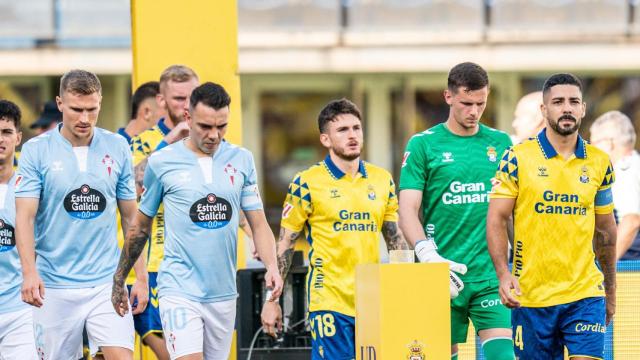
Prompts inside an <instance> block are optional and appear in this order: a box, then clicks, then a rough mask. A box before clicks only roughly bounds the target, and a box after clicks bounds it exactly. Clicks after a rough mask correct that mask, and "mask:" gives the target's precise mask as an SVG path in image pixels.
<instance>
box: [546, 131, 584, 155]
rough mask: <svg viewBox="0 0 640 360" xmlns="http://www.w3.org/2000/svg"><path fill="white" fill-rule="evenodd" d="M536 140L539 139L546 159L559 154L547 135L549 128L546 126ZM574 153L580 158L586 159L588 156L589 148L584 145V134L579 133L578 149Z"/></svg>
mask: <svg viewBox="0 0 640 360" xmlns="http://www.w3.org/2000/svg"><path fill="white" fill-rule="evenodd" d="M536 140H537V141H538V145H540V150H542V154H543V155H544V158H545V159H551V158H552V157H555V156H556V155H558V152H557V151H556V149H554V148H553V145H551V143H550V142H549V138H548V137H547V129H546V128H544V129H542V131H540V133H539V134H538V136H536ZM574 154H575V155H576V157H577V158H579V159H585V158H586V157H587V149H586V147H585V146H584V140H583V139H582V136H580V135H578V141H577V142H576V150H575V151H574Z"/></svg>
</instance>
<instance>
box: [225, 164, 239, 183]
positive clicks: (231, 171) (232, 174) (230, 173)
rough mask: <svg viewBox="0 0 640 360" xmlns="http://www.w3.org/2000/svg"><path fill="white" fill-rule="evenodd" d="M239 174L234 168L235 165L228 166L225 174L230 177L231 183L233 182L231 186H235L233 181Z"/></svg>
mask: <svg viewBox="0 0 640 360" xmlns="http://www.w3.org/2000/svg"><path fill="white" fill-rule="evenodd" d="M237 172H238V170H237V169H236V168H234V167H233V165H231V164H227V166H225V167H224V173H225V174H227V176H229V181H231V185H233V181H234V178H235V176H236V173H237Z"/></svg>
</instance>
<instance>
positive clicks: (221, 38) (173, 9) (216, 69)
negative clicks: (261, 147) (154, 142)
mask: <svg viewBox="0 0 640 360" xmlns="http://www.w3.org/2000/svg"><path fill="white" fill-rule="evenodd" d="M237 38H238V14H237V4H236V0H223V1H214V0H207V1H197V0H183V1H175V0H132V1H131V40H132V41H131V48H132V52H133V73H132V85H133V87H134V88H137V87H138V86H139V85H140V84H142V83H144V82H146V81H151V80H158V78H159V77H160V73H161V72H162V70H164V69H165V68H166V67H168V66H169V65H173V64H183V65H186V66H189V67H190V68H192V69H193V70H195V71H196V73H197V74H198V76H199V78H200V81H201V82H205V81H213V82H215V83H218V84H220V85H222V86H224V88H225V89H226V90H227V92H228V93H229V95H230V96H231V119H230V121H229V130H228V132H227V135H226V139H227V140H228V141H230V142H231V143H234V144H240V143H241V141H242V114H241V106H240V104H241V100H240V78H239V77H238V40H237ZM243 238H244V237H243V235H242V234H240V237H239V239H241V240H242V239H243ZM244 249H245V247H244V241H238V268H243V267H245V264H246V259H245V256H244V255H245V250H244ZM231 359H235V349H233V351H232V355H231Z"/></svg>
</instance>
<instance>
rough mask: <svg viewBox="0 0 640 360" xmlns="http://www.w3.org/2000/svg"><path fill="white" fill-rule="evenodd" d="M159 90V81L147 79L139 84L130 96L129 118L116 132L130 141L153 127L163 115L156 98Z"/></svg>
mask: <svg viewBox="0 0 640 360" xmlns="http://www.w3.org/2000/svg"><path fill="white" fill-rule="evenodd" d="M159 92H160V83H158V82H157V81H149V82H146V83H144V84H142V85H140V86H139V87H138V88H137V89H136V91H135V92H134V93H133V96H132V97H131V120H129V123H128V124H127V126H125V127H121V128H119V129H118V134H120V135H122V136H123V137H124V138H125V139H127V142H128V143H131V139H132V138H133V137H134V136H136V135H138V134H140V133H141V132H143V131H145V130H148V129H151V128H152V127H154V126H155V125H156V124H157V123H158V120H160V118H162V117H163V116H164V115H165V112H164V109H163V108H162V107H161V106H160V105H159V104H158V100H156V98H157V96H158V93H159Z"/></svg>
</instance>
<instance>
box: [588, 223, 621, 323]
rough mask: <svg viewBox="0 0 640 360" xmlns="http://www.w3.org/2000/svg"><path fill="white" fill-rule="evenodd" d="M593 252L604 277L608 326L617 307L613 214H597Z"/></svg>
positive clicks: (614, 224)
mask: <svg viewBox="0 0 640 360" xmlns="http://www.w3.org/2000/svg"><path fill="white" fill-rule="evenodd" d="M593 250H594V252H595V255H596V259H597V260H598V263H599V264H600V269H601V270H602V275H604V290H605V295H606V299H607V324H608V323H609V322H610V321H611V319H612V317H613V314H614V313H615V307H616V223H615V220H614V218H613V214H606V215H598V214H596V226H595V232H594V234H593Z"/></svg>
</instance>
